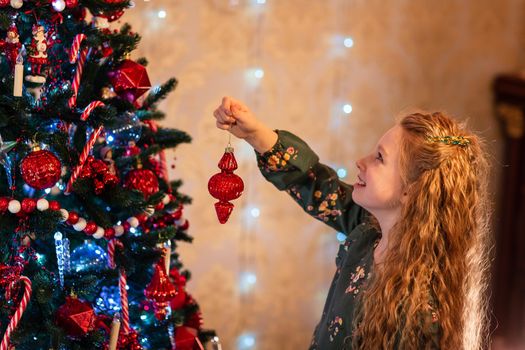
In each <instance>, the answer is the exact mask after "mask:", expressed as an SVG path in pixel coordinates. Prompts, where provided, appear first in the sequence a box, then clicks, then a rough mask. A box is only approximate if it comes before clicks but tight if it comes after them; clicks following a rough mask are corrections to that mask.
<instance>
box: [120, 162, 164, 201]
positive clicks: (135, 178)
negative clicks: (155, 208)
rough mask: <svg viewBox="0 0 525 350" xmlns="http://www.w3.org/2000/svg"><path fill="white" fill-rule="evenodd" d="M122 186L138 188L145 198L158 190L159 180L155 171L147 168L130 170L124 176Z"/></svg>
mask: <svg viewBox="0 0 525 350" xmlns="http://www.w3.org/2000/svg"><path fill="white" fill-rule="evenodd" d="M124 186H125V187H127V188H129V189H132V190H139V191H140V192H142V193H143V194H144V198H145V199H148V198H149V196H151V195H152V194H154V193H157V192H159V180H158V179H157V176H156V175H155V173H154V172H153V171H151V170H149V169H134V170H131V171H130V172H129V173H128V175H127V176H126V180H125V181H124Z"/></svg>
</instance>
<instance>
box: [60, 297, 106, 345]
mask: <svg viewBox="0 0 525 350" xmlns="http://www.w3.org/2000/svg"><path fill="white" fill-rule="evenodd" d="M55 321H56V324H57V325H58V326H60V327H61V328H63V329H64V330H65V331H66V333H67V335H69V336H70V337H73V338H80V337H83V336H84V335H86V334H87V333H88V332H89V331H91V330H93V328H94V327H95V321H96V317H95V312H94V311H93V307H92V306H91V304H90V303H88V302H87V301H81V300H80V299H78V298H77V297H75V296H69V297H66V302H65V303H64V305H62V306H60V307H59V308H58V310H57V313H56V315H55Z"/></svg>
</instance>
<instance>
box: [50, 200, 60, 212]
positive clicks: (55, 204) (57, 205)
mask: <svg viewBox="0 0 525 350" xmlns="http://www.w3.org/2000/svg"><path fill="white" fill-rule="evenodd" d="M49 209H51V210H60V203H58V202H57V201H49Z"/></svg>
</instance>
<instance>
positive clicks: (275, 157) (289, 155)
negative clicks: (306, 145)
mask: <svg viewBox="0 0 525 350" xmlns="http://www.w3.org/2000/svg"><path fill="white" fill-rule="evenodd" d="M280 148H281V147H277V146H276V147H274V148H272V149H271V150H269V151H268V152H266V153H265V154H264V158H262V160H261V163H260V164H259V166H260V167H261V168H262V169H263V170H264V171H266V172H274V171H282V170H284V169H285V168H286V166H287V165H288V163H289V162H290V160H297V157H298V153H299V151H298V150H297V149H295V148H294V147H292V146H290V147H288V148H286V150H284V148H283V150H280Z"/></svg>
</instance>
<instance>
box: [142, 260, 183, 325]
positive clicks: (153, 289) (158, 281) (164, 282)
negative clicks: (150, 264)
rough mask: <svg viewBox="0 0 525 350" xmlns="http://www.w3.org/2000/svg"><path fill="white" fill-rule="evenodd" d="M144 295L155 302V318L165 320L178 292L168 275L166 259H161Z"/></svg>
mask: <svg viewBox="0 0 525 350" xmlns="http://www.w3.org/2000/svg"><path fill="white" fill-rule="evenodd" d="M144 295H145V296H146V298H148V299H150V300H151V301H153V308H154V309H155V317H157V319H158V320H163V319H165V318H166V307H167V306H168V305H169V302H170V300H172V299H173V298H174V297H175V295H177V290H176V289H175V286H174V285H173V284H172V283H171V282H170V280H169V278H168V276H167V274H166V271H165V265H164V259H161V260H160V261H159V262H158V263H157V265H155V271H154V272H153V276H152V277H151V282H150V283H149V284H148V285H147V287H146V289H144Z"/></svg>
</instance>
